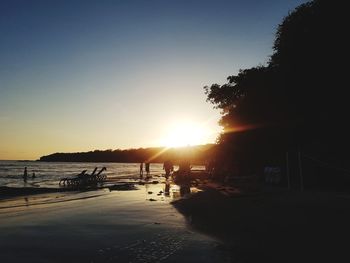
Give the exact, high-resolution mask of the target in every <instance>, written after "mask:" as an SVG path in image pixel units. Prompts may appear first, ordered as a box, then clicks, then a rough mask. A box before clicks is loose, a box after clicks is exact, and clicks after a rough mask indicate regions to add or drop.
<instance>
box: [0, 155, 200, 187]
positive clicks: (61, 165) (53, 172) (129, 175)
mask: <svg viewBox="0 0 350 263" xmlns="http://www.w3.org/2000/svg"><path fill="white" fill-rule="evenodd" d="M139 165H140V164H139V163H76V162H74V163H69V162H53V163H51V162H37V161H28V162H22V161H0V186H8V187H54V188H56V187H58V186H59V185H58V183H59V181H60V180H61V179H62V178H64V177H74V176H76V175H77V174H79V173H80V172H81V171H83V170H87V173H92V171H93V170H94V168H95V167H97V168H98V169H97V171H99V170H100V169H101V168H102V167H106V168H107V170H106V171H104V172H103V174H106V175H107V178H108V179H111V180H113V181H118V180H119V181H125V180H136V179H139V169H140V168H139V167H140V166H139ZM24 167H27V171H28V180H27V182H26V183H25V182H24V181H23V172H24ZM174 168H175V170H176V169H177V166H175V167H174ZM193 168H194V169H201V168H203V167H202V166H195V167H193ZM33 172H34V173H35V179H32V178H31V177H32V173H33ZM144 173H145V172H144ZM150 174H151V176H153V177H158V176H162V175H163V174H164V171H163V164H161V163H151V165H150Z"/></svg>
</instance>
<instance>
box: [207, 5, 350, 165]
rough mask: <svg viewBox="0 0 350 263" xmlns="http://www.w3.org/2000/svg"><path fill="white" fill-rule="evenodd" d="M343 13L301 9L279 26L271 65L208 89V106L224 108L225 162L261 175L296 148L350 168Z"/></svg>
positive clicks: (330, 9) (330, 7)
mask: <svg viewBox="0 0 350 263" xmlns="http://www.w3.org/2000/svg"><path fill="white" fill-rule="evenodd" d="M344 10H347V9H346V6H345V2H344V1H323V0H319V1H312V2H308V3H305V4H302V5H300V6H299V7H297V8H296V9H295V10H294V11H293V12H291V13H290V14H289V15H288V16H287V17H285V18H284V20H283V21H282V23H281V24H280V25H279V26H278V29H277V32H276V38H275V42H274V45H273V50H274V53H273V55H272V56H271V59H270V61H269V62H268V63H267V65H266V66H258V67H254V68H251V69H245V70H240V71H239V73H238V74H237V75H234V76H230V77H228V78H227V80H228V82H227V83H226V84H224V85H218V84H213V85H211V86H206V87H204V89H205V92H206V94H207V96H208V97H207V100H208V101H209V102H211V103H213V104H214V105H215V107H216V108H219V109H221V110H222V115H223V116H222V119H221V121H220V124H221V125H222V126H223V127H224V132H223V134H222V135H221V136H220V138H219V144H220V149H221V151H220V152H221V155H222V156H223V157H222V160H223V162H232V160H235V161H236V162H238V163H239V164H240V165H241V166H243V167H245V168H247V167H249V166H250V167H254V169H259V168H260V167H261V165H262V163H264V162H266V161H268V159H271V158H278V157H276V156H278V154H279V153H280V154H281V153H283V152H284V151H286V150H287V149H296V148H297V147H301V148H302V149H304V150H305V151H308V152H310V153H312V154H313V155H317V156H318V157H320V158H323V160H331V161H334V162H337V163H339V164H344V163H345V162H346V160H347V157H345V155H344V151H345V150H347V147H348V145H349V144H348V134H349V129H348V128H347V126H348V125H347V124H346V118H345V116H346V115H345V114H346V113H347V112H348V111H349V109H348V103H347V98H348V96H347V89H346V86H345V85H346V84H345V83H346V79H345V77H346V74H345V70H344V68H343V66H342V62H343V61H342V60H344V59H343V57H344V56H345V55H346V54H347V53H348V51H347V50H348V48H347V46H346V45H345V43H346V41H345V38H346V34H345V32H347V31H346V30H347V28H346V26H345V25H346V23H345V17H346V16H345V15H344Z"/></svg>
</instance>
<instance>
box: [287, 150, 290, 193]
mask: <svg viewBox="0 0 350 263" xmlns="http://www.w3.org/2000/svg"><path fill="white" fill-rule="evenodd" d="M288 155H289V154H288V152H286V174H287V184H288V190H290V174H289V156H288Z"/></svg>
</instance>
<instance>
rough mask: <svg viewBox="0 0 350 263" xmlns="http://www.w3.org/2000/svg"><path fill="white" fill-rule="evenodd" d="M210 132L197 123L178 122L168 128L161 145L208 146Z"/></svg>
mask: <svg viewBox="0 0 350 263" xmlns="http://www.w3.org/2000/svg"><path fill="white" fill-rule="evenodd" d="M210 133H211V132H210V130H209V129H208V128H207V127H205V126H203V125H200V124H198V123H195V122H178V123H175V124H173V125H171V126H169V127H168V129H167V131H166V135H165V137H164V138H163V139H162V140H161V145H163V146H166V147H182V146H191V145H199V144H206V143H208V142H209V136H210Z"/></svg>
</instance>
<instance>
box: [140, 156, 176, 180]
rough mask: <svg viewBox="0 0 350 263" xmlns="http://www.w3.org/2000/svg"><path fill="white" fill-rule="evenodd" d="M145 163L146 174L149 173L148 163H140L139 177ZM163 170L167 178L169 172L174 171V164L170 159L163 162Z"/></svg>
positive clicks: (141, 174) (141, 175)
mask: <svg viewBox="0 0 350 263" xmlns="http://www.w3.org/2000/svg"><path fill="white" fill-rule="evenodd" d="M144 165H145V171H146V176H147V177H148V176H149V175H150V163H149V162H146V163H145V164H144V163H143V162H142V163H140V178H142V177H143V166H144ZM163 170H164V171H165V177H166V178H168V177H169V175H170V173H171V172H173V171H174V165H173V163H172V162H171V161H170V160H166V161H165V162H164V164H163Z"/></svg>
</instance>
